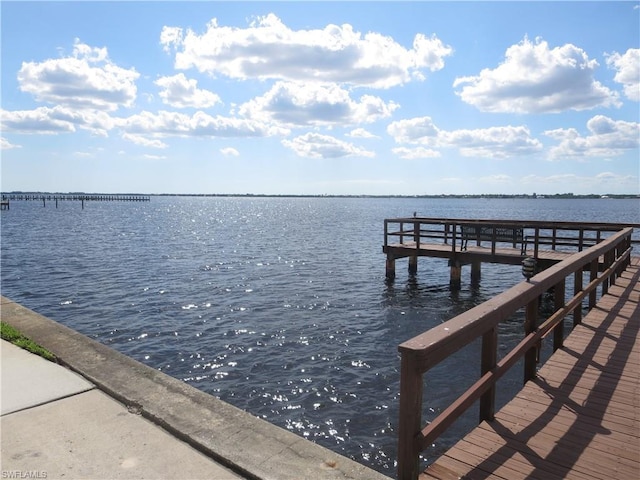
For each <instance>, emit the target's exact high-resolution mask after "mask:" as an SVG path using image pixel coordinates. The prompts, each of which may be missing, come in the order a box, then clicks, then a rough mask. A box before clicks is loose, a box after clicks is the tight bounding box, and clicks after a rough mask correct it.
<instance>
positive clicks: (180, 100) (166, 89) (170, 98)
mask: <svg viewBox="0 0 640 480" xmlns="http://www.w3.org/2000/svg"><path fill="white" fill-rule="evenodd" d="M154 83H155V84H156V85H158V86H159V87H162V88H163V90H162V91H161V92H160V98H162V101H163V103H165V104H167V105H171V106H172V107H176V108H187V107H194V108H207V107H212V106H213V105H215V104H216V103H219V102H220V97H219V96H218V95H216V94H215V93H213V92H210V91H208V90H202V89H199V88H198V82H197V80H194V79H187V78H186V77H185V76H184V74H182V73H179V74H177V75H173V76H171V77H161V78H159V79H158V80H156V81H155V82H154Z"/></svg>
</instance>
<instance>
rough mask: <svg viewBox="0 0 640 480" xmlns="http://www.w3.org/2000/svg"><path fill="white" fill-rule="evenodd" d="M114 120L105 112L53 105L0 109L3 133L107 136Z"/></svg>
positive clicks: (0, 124)
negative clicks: (77, 130)
mask: <svg viewBox="0 0 640 480" xmlns="http://www.w3.org/2000/svg"><path fill="white" fill-rule="evenodd" d="M113 125H114V120H113V119H112V118H111V117H109V115H108V114H107V113H105V112H99V111H90V110H75V109H70V108H66V107H61V106H56V107H53V108H49V107H38V108H36V109H34V110H14V111H7V110H3V111H2V112H1V115H0V126H1V127H2V130H5V131H10V132H20V133H45V134H54V133H71V132H75V131H76V128H80V129H83V130H88V131H90V132H91V133H93V134H95V135H99V136H106V135H107V131H108V130H109V129H111V128H112V127H113Z"/></svg>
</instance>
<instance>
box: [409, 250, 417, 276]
mask: <svg viewBox="0 0 640 480" xmlns="http://www.w3.org/2000/svg"><path fill="white" fill-rule="evenodd" d="M416 273H418V256H417V255H411V256H410V257H409V275H415V274H416Z"/></svg>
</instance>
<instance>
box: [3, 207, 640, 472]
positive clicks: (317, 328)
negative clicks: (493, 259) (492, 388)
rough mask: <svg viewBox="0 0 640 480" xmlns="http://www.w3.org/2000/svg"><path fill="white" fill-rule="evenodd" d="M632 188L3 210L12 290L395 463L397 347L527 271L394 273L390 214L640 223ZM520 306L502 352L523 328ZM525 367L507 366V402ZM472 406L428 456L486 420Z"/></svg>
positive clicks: (460, 360) (342, 449) (276, 415)
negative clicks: (628, 196)
mask: <svg viewBox="0 0 640 480" xmlns="http://www.w3.org/2000/svg"><path fill="white" fill-rule="evenodd" d="M638 206H639V204H638V201H637V200H614V199H610V200H555V199H538V200H527V199H517V200H514V199H508V200H507V199H504V200H502V199H501V200H496V199H490V200H484V199H483V200H478V199H408V198H406V199H398V198H395V199H378V198H367V199H360V198H337V199H336V198H203V197H153V198H152V200H151V202H149V203H120V202H108V203H87V204H85V209H84V210H82V209H81V208H80V204H79V203H77V202H63V203H61V204H60V205H59V208H57V209H56V208H54V207H53V205H48V206H47V207H46V208H43V207H42V204H41V203H39V202H13V203H12V204H11V210H10V211H4V212H2V215H1V217H0V218H1V221H2V224H1V228H2V230H1V240H2V245H1V249H2V263H1V267H2V271H1V280H2V294H3V295H5V296H7V297H9V298H11V299H13V300H15V301H17V302H19V303H22V304H24V305H25V306H27V307H29V308H32V309H34V310H36V311H37V312H39V313H41V314H43V315H45V316H48V317H50V318H52V319H54V320H56V321H58V322H60V323H62V324H64V325H67V326H69V327H71V328H73V329H75V330H77V331H80V332H81V333H83V334H85V335H88V336H89V337H91V338H94V339H96V340H98V341H99V342H102V343H104V344H107V345H109V346H111V347H112V348H114V349H116V350H118V351H120V352H122V353H124V354H126V355H129V356H130V357H132V358H134V359H136V360H139V361H141V362H143V363H145V364H147V365H149V366H151V367H153V368H156V369H159V370H162V371H163V372H165V373H167V374H168V375H171V376H173V377H175V378H178V379H181V380H183V381H185V382H187V383H189V384H191V385H193V386H195V387H196V388H199V389H201V390H204V391H206V392H209V393H211V394H213V395H216V396H217V397H219V398H221V399H222V400H225V401H227V402H229V403H231V404H233V405H235V406H237V407H239V408H242V409H244V410H246V411H248V412H250V413H252V414H254V415H256V416H258V417H260V418H263V419H265V420H267V421H269V422H271V423H274V424H276V425H279V426H281V427H283V428H287V429H289V430H291V431H293V432H295V433H296V434H298V435H301V436H303V437H305V438H308V439H309V440H312V441H314V442H317V443H319V444H321V445H323V446H325V447H328V448H330V449H332V450H334V451H336V452H338V453H341V454H343V455H347V456H349V457H351V458H353V459H354V460H356V461H358V462H361V463H363V464H366V465H368V466H370V467H372V468H374V469H376V470H379V471H381V472H383V473H386V474H388V475H390V476H393V475H394V474H395V466H394V462H395V456H396V442H397V433H396V431H397V416H398V392H399V372H398V369H399V355H398V353H397V346H398V345H399V344H400V343H401V342H403V341H405V340H407V339H409V338H411V337H412V336H414V335H416V334H418V333H421V332H422V331H424V330H427V329H429V328H430V327H432V326H434V325H437V324H439V323H441V322H443V321H446V320H448V319H449V318H451V317H453V316H455V315H456V314H458V313H461V312H463V311H464V310H466V309H468V308H470V307H472V306H475V305H477V304H479V303H481V302H483V301H485V300H487V299H488V298H490V297H491V296H493V295H495V294H496V293H499V292H501V291H502V290H503V289H504V288H505V286H511V285H513V284H515V283H516V282H519V281H521V279H522V276H521V272H520V269H519V268H518V267H513V266H504V265H502V266H501V265H484V266H483V272H482V282H481V284H480V285H479V286H476V287H471V286H470V285H469V281H468V272H467V271H466V270H465V271H463V285H462V289H461V290H460V291H458V292H451V291H450V290H449V288H448V281H449V270H448V267H447V264H446V261H445V260H437V259H421V260H420V263H419V269H418V275H417V276H416V277H415V278H409V277H408V276H407V275H406V273H405V271H406V270H405V265H406V263H403V262H402V261H398V265H397V270H398V275H397V279H396V281H395V283H394V284H392V285H387V284H386V283H385V280H384V263H385V257H384V255H383V254H382V248H381V247H382V244H383V240H384V239H383V220H384V219H385V218H392V217H400V216H410V215H412V214H413V212H414V211H416V212H418V214H419V215H421V216H433V217H450V218H496V219H525V220H558V221H567V220H571V221H581V220H584V221H612V222H630V223H640V214H639V209H638ZM521 331H522V327H521V323H520V320H519V319H518V318H515V319H513V320H511V321H510V322H507V324H505V325H504V326H503V327H502V329H501V332H500V341H501V347H500V349H501V352H502V353H504V352H505V351H507V349H508V348H509V347H510V346H512V345H513V344H514V342H515V341H516V340H517V339H518V338H520V335H521ZM478 352H479V346H478V345H477V343H474V344H472V345H470V346H469V347H467V348H465V349H464V350H463V351H461V352H460V353H459V354H457V355H456V356H454V357H452V358H451V359H449V360H447V361H446V362H444V363H443V364H442V365H440V366H438V367H436V368H435V369H434V370H433V371H431V372H429V373H428V374H427V376H426V377H425V378H426V387H425V397H424V398H425V418H432V417H433V416H434V415H435V414H436V413H437V412H438V411H440V410H441V409H443V408H445V407H446V406H448V404H449V403H450V402H451V401H453V400H454V399H455V398H456V396H457V395H458V394H459V393H461V391H462V387H463V386H464V385H468V384H470V382H472V381H473V380H475V379H477V375H478V370H479V363H478V362H479V356H478ZM520 382H521V370H520V369H517V371H514V374H513V375H511V376H509V377H507V378H505V379H503V380H501V384H500V387H499V391H500V397H499V403H501V402H503V401H504V400H505V399H506V398H507V397H508V395H509V394H511V393H513V392H514V391H515V390H516V389H517V388H518V387H519V386H520ZM476 418H477V411H476V412H474V411H473V410H471V411H470V412H469V413H468V415H465V417H463V418H462V419H461V420H460V421H459V422H458V424H456V426H455V427H454V428H453V429H452V430H451V431H450V432H448V433H447V434H446V435H444V436H443V437H441V439H439V440H438V442H437V443H436V444H435V445H434V447H433V448H432V449H431V450H429V451H428V452H426V453H425V458H426V460H427V461H430V460H431V459H432V458H433V457H434V456H435V455H437V454H439V453H440V452H442V451H443V450H444V449H445V448H447V447H448V446H450V445H451V444H452V442H454V441H455V439H456V438H457V437H458V436H460V435H462V434H463V433H464V432H465V431H467V430H468V429H469V428H471V427H472V426H473V425H474V422H475V421H476Z"/></svg>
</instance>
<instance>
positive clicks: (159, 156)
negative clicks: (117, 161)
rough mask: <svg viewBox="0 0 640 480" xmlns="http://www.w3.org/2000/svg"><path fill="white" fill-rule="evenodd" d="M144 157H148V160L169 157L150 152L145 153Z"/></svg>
mask: <svg viewBox="0 0 640 480" xmlns="http://www.w3.org/2000/svg"><path fill="white" fill-rule="evenodd" d="M143 157H144V158H146V159H147V160H166V158H167V157H166V156H164V155H151V154H149V153H145V154H144V155H143Z"/></svg>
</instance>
